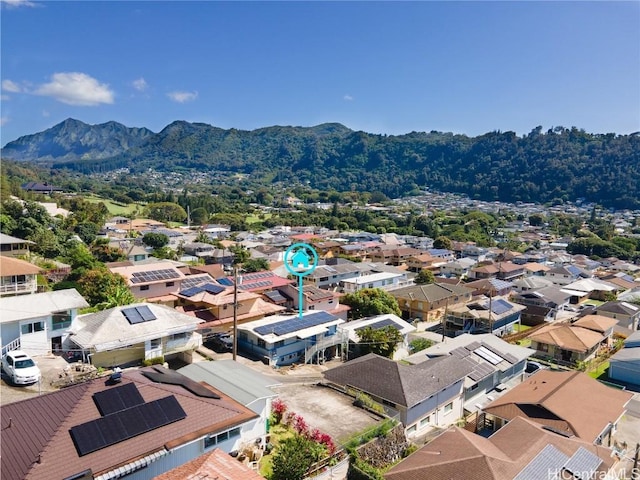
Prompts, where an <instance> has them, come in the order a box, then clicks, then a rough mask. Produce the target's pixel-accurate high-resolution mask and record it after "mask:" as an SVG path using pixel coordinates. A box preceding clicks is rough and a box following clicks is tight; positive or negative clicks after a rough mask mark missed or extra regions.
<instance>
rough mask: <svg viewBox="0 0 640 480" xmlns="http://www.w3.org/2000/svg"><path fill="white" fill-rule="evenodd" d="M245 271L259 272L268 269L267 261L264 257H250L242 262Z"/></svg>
mask: <svg viewBox="0 0 640 480" xmlns="http://www.w3.org/2000/svg"><path fill="white" fill-rule="evenodd" d="M242 270H244V271H245V272H259V271H261V270H269V261H268V260H267V259H266V258H250V259H248V260H246V261H245V262H244V263H243V264H242Z"/></svg>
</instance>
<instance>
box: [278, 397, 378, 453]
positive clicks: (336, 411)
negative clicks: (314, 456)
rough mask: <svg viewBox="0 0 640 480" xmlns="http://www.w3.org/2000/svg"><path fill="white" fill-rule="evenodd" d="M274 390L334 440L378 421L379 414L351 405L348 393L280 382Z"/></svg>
mask: <svg viewBox="0 0 640 480" xmlns="http://www.w3.org/2000/svg"><path fill="white" fill-rule="evenodd" d="M273 390H274V391H275V392H276V393H277V394H278V397H279V398H280V399H281V400H282V401H284V402H285V403H286V404H287V406H288V407H289V410H290V411H294V412H295V413H297V414H298V415H301V416H302V417H303V418H304V419H305V421H306V422H307V424H308V425H309V426H310V427H311V428H317V429H318V430H320V431H322V432H324V433H328V434H329V435H331V437H333V439H334V440H335V441H336V442H337V443H344V442H345V441H346V440H348V439H349V438H350V437H351V436H352V435H354V434H355V433H358V432H362V431H364V430H366V429H368V428H372V427H374V426H375V425H376V424H378V423H379V422H380V418H379V417H377V416H375V415H373V414H370V413H368V412H367V411H365V410H362V409H360V408H357V407H354V406H353V405H352V402H353V399H352V398H351V397H348V396H347V395H343V394H341V393H340V392H337V391H335V390H333V389H331V388H329V387H325V386H322V385H295V384H283V385H280V386H278V387H274V388H273Z"/></svg>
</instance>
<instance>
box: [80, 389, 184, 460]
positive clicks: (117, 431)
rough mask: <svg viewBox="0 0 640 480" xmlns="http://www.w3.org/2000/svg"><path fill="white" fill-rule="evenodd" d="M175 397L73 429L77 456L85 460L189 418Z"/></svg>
mask: <svg viewBox="0 0 640 480" xmlns="http://www.w3.org/2000/svg"><path fill="white" fill-rule="evenodd" d="M186 416H187V414H186V413H185V411H184V410H183V409H182V407H181V406H180V403H178V400H177V399H176V397H174V396H173V395H171V396H169V397H164V398H160V399H158V400H154V401H152V402H147V403H143V404H142V405H136V406H134V407H130V408H127V409H125V410H120V411H118V412H115V413H111V414H109V415H105V416H104V417H100V418H98V419H96V420H91V421H90V422H86V423H82V424H80V425H76V426H75V427H71V430H70V433H71V438H72V439H73V443H74V444H75V446H76V450H77V451H78V455H80V456H83V455H87V454H89V453H92V452H96V451H98V450H101V449H103V448H105V447H108V446H111V445H114V444H116V443H120V442H123V441H125V440H128V439H130V438H133V437H136V436H138V435H141V434H143V433H146V432H149V431H151V430H155V429H156V428H159V427H162V426H164V425H168V424H170V423H173V422H176V421H178V420H182V419H183V418H186Z"/></svg>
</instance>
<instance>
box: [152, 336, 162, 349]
mask: <svg viewBox="0 0 640 480" xmlns="http://www.w3.org/2000/svg"><path fill="white" fill-rule="evenodd" d="M149 343H150V344H151V348H152V349H155V348H160V347H161V346H162V339H161V338H154V339H153V340H151V342H149Z"/></svg>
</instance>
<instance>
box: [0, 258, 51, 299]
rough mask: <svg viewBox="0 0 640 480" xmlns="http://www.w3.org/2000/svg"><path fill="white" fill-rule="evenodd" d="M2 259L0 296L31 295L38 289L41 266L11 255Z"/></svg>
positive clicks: (0, 262) (0, 263) (0, 266)
mask: <svg viewBox="0 0 640 480" xmlns="http://www.w3.org/2000/svg"><path fill="white" fill-rule="evenodd" d="M0 260H1V261H0V296H3V297H8V296H13V295H29V294H33V293H36V292H37V291H38V274H40V273H42V269H41V268H40V267H37V266H36V265H34V264H32V263H29V262H25V261H24V260H19V259H17V258H13V257H9V256H6V257H2V258H1V259H0Z"/></svg>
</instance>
